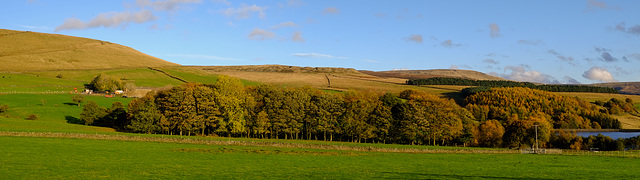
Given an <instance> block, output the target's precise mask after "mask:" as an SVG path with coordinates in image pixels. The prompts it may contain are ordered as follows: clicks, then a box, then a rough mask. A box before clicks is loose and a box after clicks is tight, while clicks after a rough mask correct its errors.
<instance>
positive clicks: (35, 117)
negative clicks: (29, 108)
mask: <svg viewBox="0 0 640 180" xmlns="http://www.w3.org/2000/svg"><path fill="white" fill-rule="evenodd" d="M27 120H38V115H35V114H31V115H29V116H27Z"/></svg>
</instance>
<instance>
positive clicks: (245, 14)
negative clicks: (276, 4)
mask: <svg viewBox="0 0 640 180" xmlns="http://www.w3.org/2000/svg"><path fill="white" fill-rule="evenodd" d="M268 8H269V7H266V6H265V7H262V6H257V5H255V4H254V5H251V6H247V5H246V4H242V5H241V6H240V7H239V8H227V9H224V10H220V11H219V12H220V13H222V14H224V15H225V16H227V17H234V18H236V19H248V18H250V17H251V14H253V13H257V14H258V17H259V18H260V19H264V18H265V17H266V13H265V12H264V11H265V10H267V9H268Z"/></svg>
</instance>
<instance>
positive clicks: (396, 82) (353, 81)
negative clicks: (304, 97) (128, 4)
mask: <svg viewBox="0 0 640 180" xmlns="http://www.w3.org/2000/svg"><path fill="white" fill-rule="evenodd" d="M182 68H184V69H190V70H183V71H190V72H194V71H195V72H198V73H205V74H210V75H213V74H224V75H228V76H231V77H236V78H240V79H245V80H248V81H251V82H257V83H265V84H278V85H283V86H291V87H302V86H312V87H315V88H318V89H324V90H337V91H346V90H362V91H379V92H392V93H398V92H400V91H403V90H406V89H418V90H424V91H427V92H431V93H435V94H441V95H443V96H444V94H446V93H453V92H456V91H457V90H455V89H457V88H453V89H450V88H437V87H428V86H422V87H419V86H407V85H404V82H405V81H406V79H400V78H389V77H378V76H372V75H368V74H364V73H361V72H358V71H356V70H353V69H347V68H311V67H296V66H281V65H259V66H185V67H180V68H173V69H182ZM245 84H246V83H245Z"/></svg>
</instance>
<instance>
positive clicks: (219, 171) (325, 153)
mask: <svg viewBox="0 0 640 180" xmlns="http://www.w3.org/2000/svg"><path fill="white" fill-rule="evenodd" d="M0 143H1V144H3V148H0V154H1V155H2V156H3V158H1V159H0V173H1V174H3V178H7V179H246V178H250V179H372V178H392V179H481V178H482V179H484V178H488V179H606V178H615V179H638V178H640V173H638V172H637V171H636V169H638V168H640V163H637V160H638V159H635V158H611V157H598V156H562V155H527V154H412V153H379V152H351V151H336V150H314V149H291V148H273V147H252V146H220V145H200V144H179V143H157V142H134V141H117V140H95V139H68V138H39V137H10V136H0Z"/></svg>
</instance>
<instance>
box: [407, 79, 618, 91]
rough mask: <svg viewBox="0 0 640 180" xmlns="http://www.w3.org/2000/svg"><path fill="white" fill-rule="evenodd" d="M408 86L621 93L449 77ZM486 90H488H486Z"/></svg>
mask: <svg viewBox="0 0 640 180" xmlns="http://www.w3.org/2000/svg"><path fill="white" fill-rule="evenodd" d="M407 84H408V85H458V86H481V87H527V88H531V89H539V90H543V91H550V92H594V93H616V94H617V93H620V92H619V91H618V90H616V89H614V88H609V87H597V86H584V85H548V84H547V85H535V84H533V83H530V82H516V81H497V80H471V79H461V78H449V77H433V78H428V79H410V80H407ZM484 89H486V88H484Z"/></svg>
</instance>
